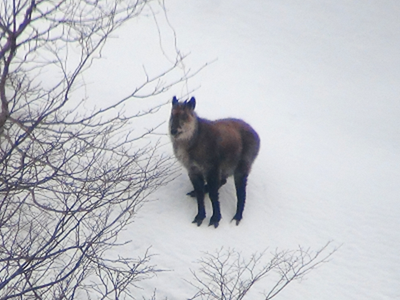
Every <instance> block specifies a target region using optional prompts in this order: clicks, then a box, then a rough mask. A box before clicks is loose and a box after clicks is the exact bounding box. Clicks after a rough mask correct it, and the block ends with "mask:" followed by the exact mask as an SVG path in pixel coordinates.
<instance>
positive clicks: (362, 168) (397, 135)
mask: <svg viewBox="0 0 400 300" xmlns="http://www.w3.org/2000/svg"><path fill="white" fill-rule="evenodd" d="M152 7H153V11H150V10H148V9H147V10H145V11H144V13H143V14H142V15H141V16H140V17H139V18H136V19H135V20H132V21H131V22H128V23H127V24H125V25H124V26H123V27H121V28H120V29H119V30H118V31H117V32H116V33H114V34H113V35H112V36H111V37H110V39H109V40H108V42H107V44H106V46H105V47H104V49H103V50H102V59H100V60H95V61H94V62H93V65H92V66H91V68H90V69H89V70H88V71H87V72H86V73H85V76H84V80H85V91H84V92H85V95H86V96H87V98H88V99H89V100H90V101H94V103H96V105H98V106H101V105H102V104H103V103H107V101H110V99H113V100H115V99H120V98H123V97H125V96H126V95H127V94H128V93H129V92H130V91H131V90H132V88H134V87H135V86H137V85H138V84H139V83H140V82H141V81H143V78H144V77H145V75H146V74H148V75H149V76H150V77H151V76H152V75H156V74H159V73H161V72H163V71H164V70H165V69H167V68H168V67H169V66H170V65H171V63H173V62H174V60H175V59H176V56H177V54H180V55H183V56H185V55H187V57H186V58H185V59H184V60H183V63H182V64H180V65H179V68H178V69H179V70H178V72H177V73H176V74H178V76H183V74H185V72H186V73H189V74H194V76H192V77H190V78H188V79H187V80H184V81H183V82H182V83H179V84H177V85H174V86H173V87H171V88H170V89H169V90H167V91H166V92H165V93H162V94H160V95H158V96H156V97H154V98H152V99H146V100H143V102H140V101H141V100H139V102H134V103H132V105H129V104H126V108H125V110H138V111H139V109H146V108H150V107H154V106H157V105H161V107H160V108H159V110H158V111H157V112H156V113H154V114H153V115H151V116H149V117H148V118H147V119H146V118H144V119H143V121H140V122H141V123H140V127H138V128H135V130H137V132H139V133H140V131H141V130H143V129H146V130H147V129H149V128H154V127H155V126H157V125H158V124H159V123H162V122H164V123H162V125H161V126H160V127H158V128H157V129H156V130H155V133H156V134H153V135H151V136H148V137H146V139H147V140H148V141H149V142H151V141H153V142H154V141H157V140H158V141H159V142H160V144H161V147H160V149H159V150H160V151H161V152H162V153H164V154H165V155H172V154H173V152H172V146H171V142H170V140H169V136H168V134H167V133H168V119H169V114H170V109H171V105H170V102H171V100H172V97H173V96H174V95H176V96H177V97H178V98H180V99H181V100H186V99H188V98H189V97H191V96H195V97H196V100H197V106H196V112H197V114H198V115H199V116H201V117H203V118H207V119H218V118H224V117H236V118H241V119H243V120H245V121H246V122H248V123H249V124H251V125H252V126H253V127H254V128H255V130H256V131H257V132H258V134H259V135H260V138H261V150H260V153H259V155H258V157H257V159H256V161H255V163H254V165H253V168H252V172H251V174H250V176H249V181H248V186H247V201H246V206H245V209H244V216H243V220H242V221H241V223H240V224H239V226H236V224H235V223H234V222H231V219H232V217H233V216H234V214H235V209H236V195H235V189H234V184H233V181H232V179H229V180H228V183H227V184H226V185H225V186H223V187H222V188H221V189H220V202H221V213H222V220H221V221H220V224H219V227H218V228H216V229H215V228H214V227H212V226H210V227H208V226H207V225H208V221H209V218H210V216H211V211H212V209H211V204H210V203H209V201H208V198H206V211H207V217H206V220H205V222H203V224H202V226H200V227H197V226H196V225H195V224H192V220H193V218H194V216H195V215H196V213H197V206H196V201H195V200H194V199H193V198H190V197H188V196H186V193H187V192H189V191H191V190H192V186H191V184H190V181H189V179H188V177H187V173H186V170H184V168H182V167H181V166H180V165H179V164H178V163H176V165H175V167H176V173H175V175H174V177H175V178H174V180H172V181H170V182H168V183H167V184H165V185H163V186H161V187H160V188H159V189H157V190H156V191H155V192H154V193H153V194H151V195H150V196H149V198H148V199H147V200H148V201H147V202H145V203H144V204H143V206H142V207H141V208H140V210H138V211H137V213H136V216H135V219H134V222H133V223H132V224H130V225H129V226H128V227H127V228H126V230H124V231H123V232H122V234H121V235H120V237H119V241H121V242H125V241H130V243H128V244H127V245H125V246H123V247H120V248H116V250H115V251H118V252H116V253H115V255H123V256H131V257H134V258H135V257H139V256H143V254H144V253H145V252H146V251H149V253H150V254H152V255H153V257H152V258H151V262H150V264H151V265H156V268H157V269H161V270H165V271H163V272H160V273H158V274H157V276H154V277H152V278H150V279H148V280H144V281H141V282H139V283H137V285H138V287H139V288H138V289H137V290H134V291H132V294H133V295H134V296H135V297H136V299H142V297H147V298H150V297H151V295H153V293H154V291H155V290H156V297H157V299H165V298H168V299H189V298H191V297H193V296H194V294H195V293H196V291H195V289H194V288H193V286H192V285H191V284H190V283H189V282H193V280H194V279H193V274H192V272H193V271H194V272H197V271H198V268H199V263H198V261H199V260H200V259H201V258H202V257H204V255H205V253H216V251H219V250H221V249H226V250H228V249H231V250H232V249H234V250H235V251H237V252H239V253H241V255H242V256H243V257H245V258H249V257H251V255H252V254H254V253H262V252H263V251H265V255H264V257H263V259H264V261H265V262H267V261H268V259H269V258H270V253H271V252H274V251H276V250H277V249H278V250H296V249H299V247H301V248H302V249H310V251H311V252H312V251H318V250H320V249H321V248H323V247H324V246H325V245H327V243H329V244H328V245H327V248H326V249H325V250H324V254H326V255H328V254H329V253H331V252H332V251H334V253H333V254H332V255H331V256H330V257H329V259H328V261H327V262H325V263H323V264H321V265H319V266H318V267H317V268H315V269H313V270H311V271H310V272H309V273H308V274H306V276H304V278H303V279H302V280H299V281H295V282H293V283H291V284H289V285H288V286H287V287H286V288H285V289H284V290H283V291H282V292H281V293H279V295H277V296H276V299H291V300H309V299H318V300H331V299H338V300H350V299H354V300H360V299H361V300H378V299H379V300H380V299H382V300H389V299H400V285H399V282H400V218H399V215H400V184H399V183H400V98H399V95H400V55H399V49H400V22H399V17H400V2H397V1H394V0H393V1H391V0H383V1H377V0H368V1H346V0H336V1H333V0H323V1H317V0H306V1H292V0H284V1H271V0H267V1H256V0H252V1H238V0H229V1H228V0H212V1H211V0H202V1H193V0H187V1H177V0H166V1H165V3H164V4H163V5H160V4H158V5H153V6H152ZM163 7H164V9H163ZM197 71H199V72H197ZM179 74H181V75H179ZM165 80H166V82H168V80H171V81H173V80H174V79H173V78H171V79H169V78H168V77H167V78H166V79H165ZM135 101H137V100H135ZM167 102H168V103H167ZM166 103H167V104H166ZM162 104H164V105H162ZM269 280H272V279H270V278H268V277H267V278H265V279H264V280H262V281H260V282H259V283H257V284H256V285H255V286H254V287H253V288H252V290H251V292H250V294H249V295H248V296H247V298H244V299H254V300H257V299H265V296H264V297H263V295H264V293H265V292H266V290H267V289H268V286H271V284H273V282H271V281H269Z"/></svg>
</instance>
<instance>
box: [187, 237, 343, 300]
mask: <svg viewBox="0 0 400 300" xmlns="http://www.w3.org/2000/svg"><path fill="white" fill-rule="evenodd" d="M328 245H329V243H327V244H326V245H325V246H324V247H322V248H321V249H319V250H318V251H315V252H314V251H311V250H310V249H303V248H302V247H299V248H298V249H297V250H292V251H278V250H276V251H275V252H273V253H271V254H272V255H271V257H272V258H271V259H270V260H269V261H268V262H267V263H264V262H263V260H264V257H265V254H266V252H262V253H255V254H253V255H252V256H251V257H250V258H249V259H246V258H244V257H243V256H242V255H241V254H240V252H238V251H236V250H232V249H230V250H224V249H221V250H219V251H217V252H216V253H215V254H213V253H206V254H205V256H204V257H203V258H202V259H201V260H200V261H199V264H200V268H199V271H198V272H197V273H196V272H194V271H193V272H192V274H193V277H194V280H193V281H189V283H190V284H191V285H192V286H194V287H195V289H196V290H197V293H196V294H195V295H194V296H193V297H192V298H190V299H207V300H211V299H215V300H240V299H245V298H246V296H249V291H250V290H251V289H252V288H253V287H254V285H255V284H257V283H260V281H263V282H264V286H268V284H269V287H268V288H265V289H264V291H267V292H265V295H264V297H260V299H265V300H269V299H272V298H274V297H275V296H276V295H278V294H279V293H280V292H281V291H282V290H283V289H284V288H285V287H286V286H287V285H288V284H290V283H291V282H293V281H296V280H299V279H302V278H303V277H304V276H305V275H306V274H307V273H309V272H310V271H311V270H313V269H315V268H316V267H317V266H318V265H320V264H322V263H324V262H327V260H328V258H329V257H330V256H331V255H332V254H333V253H334V252H335V251H336V249H334V250H332V251H330V252H327V253H326V250H327V248H328ZM268 276H271V277H273V278H272V279H271V280H269V281H267V280H263V279H266V277H268ZM247 298H249V297H247ZM247 298H246V299H247Z"/></svg>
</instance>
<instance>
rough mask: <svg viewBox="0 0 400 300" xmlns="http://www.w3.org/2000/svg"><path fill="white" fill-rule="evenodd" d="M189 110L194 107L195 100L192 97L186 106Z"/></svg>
mask: <svg viewBox="0 0 400 300" xmlns="http://www.w3.org/2000/svg"><path fill="white" fill-rule="evenodd" d="M186 105H187V106H188V107H189V108H190V109H191V110H194V108H195V107H196V99H195V98H194V97H192V98H190V100H189V101H188V102H187V104H186Z"/></svg>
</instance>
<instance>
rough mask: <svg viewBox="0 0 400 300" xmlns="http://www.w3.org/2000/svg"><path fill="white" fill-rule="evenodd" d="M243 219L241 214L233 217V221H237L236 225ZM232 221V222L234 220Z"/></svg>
mask: <svg viewBox="0 0 400 300" xmlns="http://www.w3.org/2000/svg"><path fill="white" fill-rule="evenodd" d="M241 220H242V217H240V216H236V215H235V216H234V217H233V219H232V221H235V222H236V226H238V225H239V223H240V221H241ZM232 221H231V222H232Z"/></svg>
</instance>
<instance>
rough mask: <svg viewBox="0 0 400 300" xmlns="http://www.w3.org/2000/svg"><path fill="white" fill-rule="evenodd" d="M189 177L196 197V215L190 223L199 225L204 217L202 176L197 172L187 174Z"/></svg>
mask: <svg viewBox="0 0 400 300" xmlns="http://www.w3.org/2000/svg"><path fill="white" fill-rule="evenodd" d="M189 177H190V181H191V182H192V184H193V187H194V191H195V194H196V199H197V215H196V217H195V218H194V220H193V222H192V223H196V224H197V226H200V225H201V223H203V220H204V219H205V217H206V210H205V207H204V178H203V176H202V175H201V174H198V173H192V174H189Z"/></svg>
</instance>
